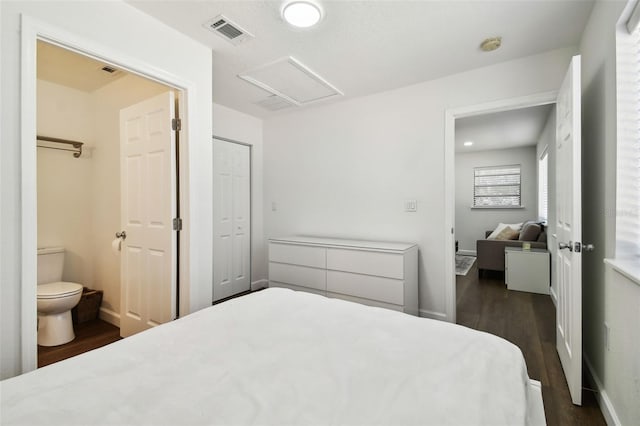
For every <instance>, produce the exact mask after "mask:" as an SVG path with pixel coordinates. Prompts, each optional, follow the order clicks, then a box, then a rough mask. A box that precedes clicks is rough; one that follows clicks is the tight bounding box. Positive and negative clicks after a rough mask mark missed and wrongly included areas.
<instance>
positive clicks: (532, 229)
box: [518, 223, 542, 241]
mask: <svg viewBox="0 0 640 426" xmlns="http://www.w3.org/2000/svg"><path fill="white" fill-rule="evenodd" d="M540 232H542V227H541V226H540V225H538V224H537V223H527V224H525V225H524V226H523V227H522V232H520V238H518V239H519V240H520V241H538V236H539V235H540Z"/></svg>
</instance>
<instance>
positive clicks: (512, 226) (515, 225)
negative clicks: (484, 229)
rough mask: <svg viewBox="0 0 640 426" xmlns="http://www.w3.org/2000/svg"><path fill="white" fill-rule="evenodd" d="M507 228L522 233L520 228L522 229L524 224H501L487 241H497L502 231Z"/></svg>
mask: <svg viewBox="0 0 640 426" xmlns="http://www.w3.org/2000/svg"><path fill="white" fill-rule="evenodd" d="M506 227H509V228H511V229H515V230H516V231H518V232H520V228H522V223H499V224H498V226H497V227H496V229H494V230H493V232H492V233H491V234H490V235H489V236H488V237H487V239H488V240H495V239H496V237H497V236H498V234H499V233H500V232H502V230H503V229H504V228H506Z"/></svg>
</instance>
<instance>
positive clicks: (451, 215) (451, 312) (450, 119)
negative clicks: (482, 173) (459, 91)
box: [444, 90, 558, 323]
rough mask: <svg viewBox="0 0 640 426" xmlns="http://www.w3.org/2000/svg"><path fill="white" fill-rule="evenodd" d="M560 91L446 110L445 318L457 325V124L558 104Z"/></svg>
mask: <svg viewBox="0 0 640 426" xmlns="http://www.w3.org/2000/svg"><path fill="white" fill-rule="evenodd" d="M557 97H558V91H557V90H552V91H548V92H541V93H535V94H531V95H526V96H520V97H516V98H507V99H500V100H497V101H492V102H487V103H482V104H477V105H470V106H463V107H457V108H450V109H447V110H445V126H444V141H445V146H444V215H445V226H444V260H445V262H444V263H445V316H446V320H447V321H449V322H452V323H455V322H456V268H455V262H456V257H455V215H456V205H455V204H456V192H455V191H456V182H455V174H456V164H455V158H456V156H455V127H456V126H455V121H456V119H459V118H465V117H472V116H476V115H482V114H489V113H494V112H502V111H509V110H514V109H520V108H528V107H534V106H539V105H548V104H555V103H556V99H557Z"/></svg>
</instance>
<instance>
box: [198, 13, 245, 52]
mask: <svg viewBox="0 0 640 426" xmlns="http://www.w3.org/2000/svg"><path fill="white" fill-rule="evenodd" d="M204 27H205V28H206V29H208V30H209V31H212V32H214V33H215V34H218V35H219V36H220V37H222V38H223V39H225V40H227V41H228V42H230V43H232V44H233V45H235V46H237V45H239V44H240V43H242V42H244V41H247V40H249V39H252V38H253V34H251V33H250V32H248V31H246V30H244V29H243V28H242V27H240V25H238V24H236V23H235V22H232V21H231V20H229V18H227V17H226V16H224V15H218V16H216V17H215V18H212V19H210V20H208V21H207V22H205V23H204Z"/></svg>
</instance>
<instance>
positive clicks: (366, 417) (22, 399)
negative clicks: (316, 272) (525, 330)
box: [0, 289, 534, 425]
mask: <svg viewBox="0 0 640 426" xmlns="http://www.w3.org/2000/svg"><path fill="white" fill-rule="evenodd" d="M0 385H1V388H0V391H1V406H0V408H1V410H0V413H1V414H0V423H2V424H3V425H11V424H29V425H35V424H43V425H45V424H46V425H94V424H96V425H97V424H112V425H134V424H135V425H140V424H148V425H191V424H221V425H237V424H257V425H374V424H382V425H418V424H420V425H426V424H431V425H472V424H473V425H476V424H478V425H480V424H483V425H523V424H526V423H527V417H528V413H527V407H528V405H530V404H529V403H528V398H531V397H532V393H534V392H532V391H531V388H530V385H529V379H528V377H527V371H526V366H525V363H524V360H523V357H522V354H521V352H520V350H519V349H518V348H517V347H516V346H514V345H512V344H511V343H509V342H507V341H505V340H503V339H500V338H498V337H495V336H492V335H489V334H486V333H481V332H477V331H473V330H470V329H467V328H465V327H461V326H456V325H452V324H448V323H444V322H439V321H434V320H428V319H424V318H417V317H412V316H409V315H406V314H401V313H397V312H393V311H390V310H384V309H379V308H371V307H366V306H362V305H358V304H354V303H350V302H344V301H340V300H334V299H328V298H325V297H321V296H315V295H311V294H307V293H300V292H294V291H291V290H285V289H268V290H265V291H261V292H258V293H255V294H252V295H250V296H245V297H242V298H239V299H235V300H231V301H228V302H225V303H223V304H220V305H217V306H214V307H212V308H208V309H205V310H202V311H199V312H196V313H194V314H192V315H189V316H187V317H185V318H182V319H180V320H177V321H174V322H172V323H169V324H166V325H163V326H160V327H156V328H154V329H152V330H149V331H146V332H143V333H140V334H138V335H136V336H133V337H130V338H128V339H124V340H122V341H119V342H117V343H114V344H112V345H109V346H107V347H105V348H102V349H99V350H95V351H92V352H89V353H86V354H83V355H81V356H78V357H75V358H72V359H69V360H66V361H62V362H60V363H57V364H54V365H51V366H48V367H45V368H42V369H39V370H37V371H34V372H31V373H28V374H25V375H22V376H19V377H15V378H12V379H9V380H5V381H3V382H2V383H1V384H0Z"/></svg>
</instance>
